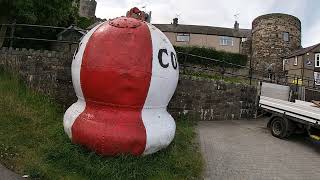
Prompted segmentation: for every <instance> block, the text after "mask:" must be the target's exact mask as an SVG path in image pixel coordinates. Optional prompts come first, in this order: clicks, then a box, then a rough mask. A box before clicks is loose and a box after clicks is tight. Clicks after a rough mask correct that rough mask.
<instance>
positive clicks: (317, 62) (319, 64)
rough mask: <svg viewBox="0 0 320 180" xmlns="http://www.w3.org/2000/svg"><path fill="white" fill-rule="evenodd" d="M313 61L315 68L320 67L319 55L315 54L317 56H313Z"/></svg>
mask: <svg viewBox="0 0 320 180" xmlns="http://www.w3.org/2000/svg"><path fill="white" fill-rule="evenodd" d="M314 59H315V60H314V61H315V63H314V66H315V67H320V53H317V54H315V58H314Z"/></svg>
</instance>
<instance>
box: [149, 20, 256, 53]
mask: <svg viewBox="0 0 320 180" xmlns="http://www.w3.org/2000/svg"><path fill="white" fill-rule="evenodd" d="M154 25H155V26H156V27H157V28H159V29H160V30H161V31H162V32H164V34H165V35H166V36H167V37H168V38H169V40H170V42H171V43H172V44H173V45H177V46H199V47H209V48H214V49H216V50H222V51H226V52H232V53H244V54H246V52H244V49H243V44H245V42H246V41H247V40H248V38H249V37H250V36H251V29H240V28H239V23H238V22H235V24H234V28H223V27H213V26H199V25H185V24H179V23H178V18H175V19H173V23H171V24H154Z"/></svg>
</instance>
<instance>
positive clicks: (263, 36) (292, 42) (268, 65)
mask: <svg viewBox="0 0 320 180" xmlns="http://www.w3.org/2000/svg"><path fill="white" fill-rule="evenodd" d="M300 47H301V22H300V20H299V19H298V18H297V17H294V16H291V15H288V14H279V13H275V14H266V15H262V16H259V17H257V18H256V19H255V20H254V21H253V22H252V62H253V63H252V65H253V67H254V69H255V70H259V71H262V72H266V73H267V72H270V71H271V72H282V59H283V57H284V56H286V55H288V54H290V53H291V52H293V51H295V50H297V49H299V48H300Z"/></svg>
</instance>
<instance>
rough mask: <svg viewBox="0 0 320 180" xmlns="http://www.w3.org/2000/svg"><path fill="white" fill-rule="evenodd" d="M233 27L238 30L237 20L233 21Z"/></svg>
mask: <svg viewBox="0 0 320 180" xmlns="http://www.w3.org/2000/svg"><path fill="white" fill-rule="evenodd" d="M234 29H235V30H239V23H238V21H235V22H234Z"/></svg>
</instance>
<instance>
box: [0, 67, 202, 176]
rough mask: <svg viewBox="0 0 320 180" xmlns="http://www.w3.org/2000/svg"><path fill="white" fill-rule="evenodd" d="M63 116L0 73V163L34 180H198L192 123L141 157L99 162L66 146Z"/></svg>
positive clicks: (180, 126) (92, 155)
mask: <svg viewBox="0 0 320 180" xmlns="http://www.w3.org/2000/svg"><path fill="white" fill-rule="evenodd" d="M63 113H64V112H63V110H62V108H61V107H59V106H58V105H57V104H55V103H54V102H52V101H51V100H50V99H49V98H48V97H46V96H43V95H39V94H37V93H34V92H32V91H31V90H29V89H28V88H26V86H25V85H23V83H21V81H19V78H18V77H17V76H16V75H12V74H9V73H7V72H6V71H4V70H3V69H0V163H2V164H4V165H5V166H6V167H8V168H10V169H12V170H14V171H15V172H17V173H19V174H26V175H29V176H30V177H31V178H34V179H77V180H78V179H199V178H201V173H202V169H203V163H204V162H203V159H202V156H201V153H200V151H199V148H198V147H199V146H198V144H197V142H196V140H195V139H196V133H195V131H194V127H195V124H196V123H195V121H193V120H190V119H187V118H186V117H181V118H179V119H177V121H176V122H177V131H176V137H175V139H174V141H173V142H172V144H171V145H170V146H169V147H168V148H167V149H165V150H162V151H160V152H158V153H156V154H153V155H149V156H145V157H133V156H117V157H101V156H99V155H97V154H95V153H93V152H90V151H87V150H86V149H84V148H82V147H79V146H77V145H74V144H71V142H70V140H69V139H68V138H67V135H66V134H65V133H64V131H63V125H62V119H63Z"/></svg>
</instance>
